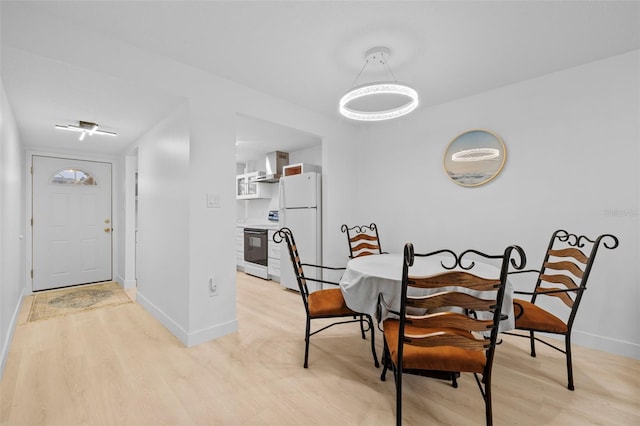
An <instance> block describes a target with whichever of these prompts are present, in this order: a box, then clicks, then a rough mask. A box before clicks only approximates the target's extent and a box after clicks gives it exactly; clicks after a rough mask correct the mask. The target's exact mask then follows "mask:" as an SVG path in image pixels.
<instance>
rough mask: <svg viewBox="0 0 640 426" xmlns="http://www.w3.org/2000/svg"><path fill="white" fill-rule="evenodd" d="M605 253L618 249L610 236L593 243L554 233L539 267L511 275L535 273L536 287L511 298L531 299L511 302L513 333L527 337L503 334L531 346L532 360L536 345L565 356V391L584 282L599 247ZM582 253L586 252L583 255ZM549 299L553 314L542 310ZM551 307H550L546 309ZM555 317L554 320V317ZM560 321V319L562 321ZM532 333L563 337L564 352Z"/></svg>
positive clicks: (570, 382) (570, 384)
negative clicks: (518, 338) (514, 337)
mask: <svg viewBox="0 0 640 426" xmlns="http://www.w3.org/2000/svg"><path fill="white" fill-rule="evenodd" d="M601 244H602V245H604V247H606V248H608V249H615V248H616V247H618V239H617V238H616V237H615V236H613V235H611V234H603V235H600V236H599V237H597V238H596V239H594V240H592V239H589V238H588V237H585V236H584V235H581V236H577V235H576V234H570V233H568V232H567V231H565V230H558V231H556V232H554V233H553V235H552V236H551V240H550V241H549V246H548V247H547V252H546V254H545V256H544V260H543V262H542V267H541V268H540V269H539V270H537V269H528V270H524V271H514V272H511V273H512V274H519V273H535V274H537V281H536V285H535V287H534V289H533V291H532V292H525V291H514V294H526V295H531V299H530V300H528V301H527V300H522V299H514V300H513V312H514V315H515V324H516V326H515V328H516V330H524V331H528V332H529V333H528V335H522V334H518V333H513V332H505V334H510V335H514V336H519V337H527V338H528V339H529V340H530V342H531V356H532V357H535V356H536V347H535V341H536V340H537V341H538V342H540V343H543V344H545V345H547V346H549V347H551V348H553V349H555V350H557V351H559V352H562V353H564V354H565V355H566V362H567V381H568V383H567V388H569V390H574V389H575V387H574V384H573V366H572V358H571V329H572V328H573V322H574V320H575V318H576V314H577V313H578V307H579V306H580V301H581V300H582V296H583V294H584V292H585V290H586V289H587V280H588V279H589V275H590V273H591V268H592V266H593V262H594V260H595V258H596V253H597V252H598V248H599V247H600V245H601ZM583 249H585V250H584V251H583ZM551 299H555V300H560V301H562V303H557V306H556V307H555V309H554V312H555V314H554V313H551V312H550V311H549V310H547V309H545V308H543V307H542V306H541V303H540V302H542V305H544V304H545V301H550V300H551ZM546 306H551V305H546ZM556 314H557V315H558V316H557V315H556ZM560 317H562V318H563V319H561V318H560ZM535 332H544V333H551V334H559V335H562V336H564V349H562V348H561V347H559V346H556V345H554V344H552V343H549V342H548V341H545V340H542V339H540V338H539V337H537V336H536V335H535Z"/></svg>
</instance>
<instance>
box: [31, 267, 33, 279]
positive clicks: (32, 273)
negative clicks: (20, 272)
mask: <svg viewBox="0 0 640 426" xmlns="http://www.w3.org/2000/svg"><path fill="white" fill-rule="evenodd" d="M31 278H33V269H32V270H31Z"/></svg>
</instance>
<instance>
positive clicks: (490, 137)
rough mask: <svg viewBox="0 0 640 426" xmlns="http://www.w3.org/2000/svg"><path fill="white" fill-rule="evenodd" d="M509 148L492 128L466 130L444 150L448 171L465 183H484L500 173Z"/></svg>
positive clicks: (452, 178)
mask: <svg viewBox="0 0 640 426" xmlns="http://www.w3.org/2000/svg"><path fill="white" fill-rule="evenodd" d="M506 159H507V150H506V148H505V145H504V142H503V141H502V139H500V136H498V135H497V134H495V133H494V132H491V131H489V130H482V129H474V130H468V131H466V132H463V133H461V134H459V135H458V136H456V137H455V138H453V140H452V141H451V142H449V146H448V147H447V149H446V151H445V153H444V161H443V165H444V170H445V172H446V173H447V176H449V179H451V180H452V181H453V182H455V183H457V184H458V185H461V186H479V185H483V184H485V183H487V182H489V181H490V180H492V179H493V178H495V177H496V176H498V174H499V173H500V171H501V170H502V168H503V167H504V163H505V161H506Z"/></svg>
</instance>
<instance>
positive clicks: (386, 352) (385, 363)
mask: <svg viewBox="0 0 640 426" xmlns="http://www.w3.org/2000/svg"><path fill="white" fill-rule="evenodd" d="M383 339H384V338H383ZM383 342H384V343H383V349H382V374H381V375H380V380H381V381H383V382H384V381H385V380H386V379H387V368H389V363H390V362H391V359H390V355H389V349H388V348H387V341H386V340H383Z"/></svg>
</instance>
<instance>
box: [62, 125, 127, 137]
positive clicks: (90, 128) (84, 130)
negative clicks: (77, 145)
mask: <svg viewBox="0 0 640 426" xmlns="http://www.w3.org/2000/svg"><path fill="white" fill-rule="evenodd" d="M55 128H56V129H60V130H70V131H72V132H80V137H79V138H78V140H83V139H84V137H85V136H86V135H89V136H93V135H105V136H116V134H115V133H114V132H107V131H106V130H98V125H97V124H96V123H92V122H90V121H79V122H78V126H74V125H73V124H67V125H61V124H56V125H55Z"/></svg>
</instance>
